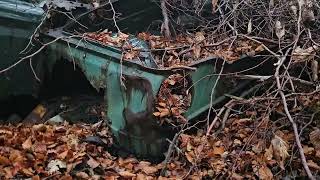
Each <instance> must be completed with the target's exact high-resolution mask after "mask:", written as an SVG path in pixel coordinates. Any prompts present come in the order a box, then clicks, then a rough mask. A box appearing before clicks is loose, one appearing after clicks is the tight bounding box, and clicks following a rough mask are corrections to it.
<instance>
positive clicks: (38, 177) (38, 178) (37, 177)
mask: <svg viewBox="0 0 320 180" xmlns="http://www.w3.org/2000/svg"><path fill="white" fill-rule="evenodd" d="M31 180H41V179H40V176H39V175H36V176H32V178H31ZM61 180H67V179H65V178H61ZM68 180H69V179H68ZM71 180H72V179H71Z"/></svg>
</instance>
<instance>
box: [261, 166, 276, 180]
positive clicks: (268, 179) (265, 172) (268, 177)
mask: <svg viewBox="0 0 320 180" xmlns="http://www.w3.org/2000/svg"><path fill="white" fill-rule="evenodd" d="M257 175H258V176H259V179H261V180H272V179H273V174H272V172H271V170H270V169H269V168H268V167H267V166H261V167H260V168H259V172H258V174H257Z"/></svg>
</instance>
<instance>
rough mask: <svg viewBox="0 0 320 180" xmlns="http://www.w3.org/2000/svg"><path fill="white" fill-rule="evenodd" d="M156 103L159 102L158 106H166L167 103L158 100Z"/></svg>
mask: <svg viewBox="0 0 320 180" xmlns="http://www.w3.org/2000/svg"><path fill="white" fill-rule="evenodd" d="M158 104H159V106H161V107H166V106H167V104H166V103H164V102H159V103H158Z"/></svg>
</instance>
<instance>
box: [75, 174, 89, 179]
mask: <svg viewBox="0 0 320 180" xmlns="http://www.w3.org/2000/svg"><path fill="white" fill-rule="evenodd" d="M76 176H77V177H78V178H82V179H89V178H90V176H89V175H88V174H87V173H85V172H77V173H76Z"/></svg>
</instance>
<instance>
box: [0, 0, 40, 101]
mask: <svg viewBox="0 0 320 180" xmlns="http://www.w3.org/2000/svg"><path fill="white" fill-rule="evenodd" d="M43 13H44V11H43V10H42V8H40V7H38V6H37V5H35V4H32V3H28V2H25V1H17V0H0V42H1V43H0V48H1V55H2V58H1V62H0V69H4V68H6V67H8V66H9V65H11V64H13V63H14V62H16V61H18V60H19V58H20V57H23V56H25V54H19V52H21V51H22V50H23V49H24V48H25V47H26V45H27V44H28V42H29V38H30V36H31V35H32V33H33V32H34V30H35V28H36V27H37V26H38V24H39V22H40V21H41V19H42V17H43ZM33 63H34V64H36V60H34V61H33ZM26 67H29V61H26V62H24V63H21V64H19V65H18V66H16V68H14V69H12V70H10V71H8V72H7V73H5V74H3V75H1V76H0V84H1V88H0V100H2V99H5V98H7V97H8V96H10V95H21V94H34V93H35V89H36V86H37V82H36V81H35V78H34V75H33V73H32V71H31V69H30V68H26Z"/></svg>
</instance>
